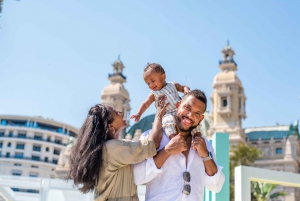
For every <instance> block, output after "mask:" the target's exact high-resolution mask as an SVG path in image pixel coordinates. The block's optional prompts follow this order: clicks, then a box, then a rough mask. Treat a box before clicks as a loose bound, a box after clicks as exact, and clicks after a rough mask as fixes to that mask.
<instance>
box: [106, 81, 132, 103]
mask: <svg viewBox="0 0 300 201" xmlns="http://www.w3.org/2000/svg"><path fill="white" fill-rule="evenodd" d="M107 95H122V96H123V97H124V98H127V99H129V93H128V91H127V90H126V89H125V87H124V85H123V84H122V83H118V82H113V83H111V84H109V85H108V86H106V87H105V88H104V89H103V91H102V96H107Z"/></svg>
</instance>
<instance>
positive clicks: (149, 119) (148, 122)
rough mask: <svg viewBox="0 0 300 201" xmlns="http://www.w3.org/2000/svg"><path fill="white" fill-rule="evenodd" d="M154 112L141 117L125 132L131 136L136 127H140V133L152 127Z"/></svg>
mask: <svg viewBox="0 0 300 201" xmlns="http://www.w3.org/2000/svg"><path fill="white" fill-rule="evenodd" d="M154 118H155V114H151V115H149V116H146V117H144V118H142V119H141V120H140V121H139V122H137V123H135V124H134V125H133V126H131V127H130V129H129V130H128V131H127V132H126V133H129V134H130V135H131V136H132V137H133V135H134V133H135V130H136V129H141V130H142V133H143V132H145V131H147V130H149V129H151V128H152V123H153V122H154Z"/></svg>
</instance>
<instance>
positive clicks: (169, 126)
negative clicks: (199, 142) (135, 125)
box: [130, 63, 201, 139]
mask: <svg viewBox="0 0 300 201" xmlns="http://www.w3.org/2000/svg"><path fill="white" fill-rule="evenodd" d="M143 76H144V80H145V82H146V84H147V85H148V87H149V88H150V89H151V90H152V91H151V93H150V94H149V95H148V97H147V99H146V100H145V101H144V102H143V103H142V105H141V106H140V108H139V110H138V112H137V113H136V114H134V115H132V116H131V117H130V119H135V121H136V122H137V121H139V120H140V118H141V116H142V114H143V113H144V112H145V111H146V110H147V108H148V107H149V106H150V105H151V104H152V103H153V102H155V106H156V105H157V101H158V97H159V96H161V95H166V97H167V100H166V104H167V103H169V105H168V106H167V108H166V113H165V115H164V116H163V118H162V127H163V128H164V130H165V133H166V134H167V136H168V137H169V138H170V139H171V138H173V137H174V136H175V135H176V134H177V131H176V129H175V124H176V123H175V118H174V115H175V113H176V103H177V102H179V101H180V100H181V98H180V96H179V95H178V91H179V92H182V93H184V94H187V93H188V92H189V91H190V88H189V87H188V86H183V85H180V84H178V83H175V82H174V83H173V82H168V83H167V82H166V74H165V71H164V69H163V67H162V66H161V65H159V64H156V63H152V64H148V66H147V67H146V68H145V69H144V74H143ZM200 132H201V125H200V124H199V125H198V126H197V127H196V128H194V129H193V130H192V135H194V134H195V133H197V135H201V133H200ZM198 133H199V134H198Z"/></svg>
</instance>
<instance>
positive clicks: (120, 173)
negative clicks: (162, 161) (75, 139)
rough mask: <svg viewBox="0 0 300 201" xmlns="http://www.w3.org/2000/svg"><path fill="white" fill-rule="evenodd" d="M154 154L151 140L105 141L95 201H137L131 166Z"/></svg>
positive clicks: (153, 145)
mask: <svg viewBox="0 0 300 201" xmlns="http://www.w3.org/2000/svg"><path fill="white" fill-rule="evenodd" d="M155 154H156V149H155V144H154V141H153V140H140V141H137V142H133V141H127V140H109V141H107V142H106V143H105V146H104V147H103V152H102V158H103V166H102V170H101V173H100V176H99V182H98V185H97V188H96V189H95V193H96V197H95V201H138V200H139V198H138V196H137V186H136V185H135V184H134V178H133V165H132V164H133V163H139V162H142V161H143V160H145V159H146V158H150V157H152V156H154V155H155Z"/></svg>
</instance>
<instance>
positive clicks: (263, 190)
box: [251, 181, 287, 201]
mask: <svg viewBox="0 0 300 201" xmlns="http://www.w3.org/2000/svg"><path fill="white" fill-rule="evenodd" d="M277 186H278V184H268V183H264V182H254V181H252V182H251V188H252V193H251V200H252V201H267V200H268V199H274V198H278V197H280V196H286V195H287V193H286V192H284V191H280V192H275V193H272V191H273V190H274V189H275V188H276V187H277ZM271 193H272V194H271Z"/></svg>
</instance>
